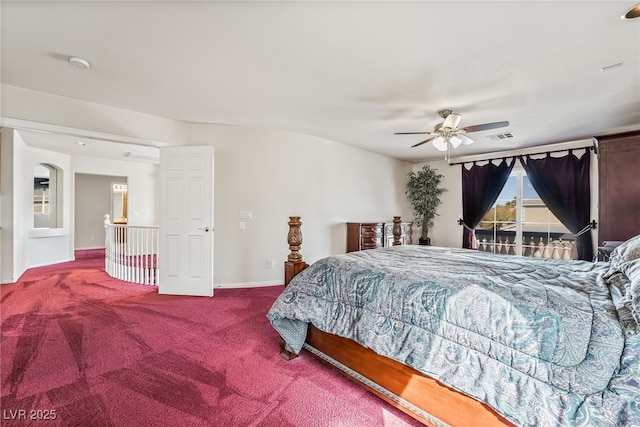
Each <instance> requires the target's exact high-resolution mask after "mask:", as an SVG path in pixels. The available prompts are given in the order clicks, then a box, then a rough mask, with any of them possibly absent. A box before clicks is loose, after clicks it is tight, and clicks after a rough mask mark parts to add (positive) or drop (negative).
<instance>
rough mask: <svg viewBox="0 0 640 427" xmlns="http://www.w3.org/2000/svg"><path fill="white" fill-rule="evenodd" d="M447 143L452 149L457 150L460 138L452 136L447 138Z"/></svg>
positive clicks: (460, 142)
mask: <svg viewBox="0 0 640 427" xmlns="http://www.w3.org/2000/svg"><path fill="white" fill-rule="evenodd" d="M449 143H450V144H451V146H452V147H453V148H458V147H459V146H460V144H462V138H460V137H459V136H456V135H453V136H452V137H450V138H449Z"/></svg>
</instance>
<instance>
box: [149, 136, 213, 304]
mask: <svg viewBox="0 0 640 427" xmlns="http://www.w3.org/2000/svg"><path fill="white" fill-rule="evenodd" d="M159 187H160V189H159V191H160V214H159V226H160V227H159V228H160V237H159V242H158V244H159V251H158V252H159V254H158V267H159V270H160V277H159V281H158V292H159V293H161V294H172V295H201V296H213V147H211V146H202V147H200V146H184V147H162V148H160V186H159Z"/></svg>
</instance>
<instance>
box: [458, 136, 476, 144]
mask: <svg viewBox="0 0 640 427" xmlns="http://www.w3.org/2000/svg"><path fill="white" fill-rule="evenodd" d="M458 138H460V139H461V140H462V145H471V144H473V139H471V138H469V137H468V136H466V135H458Z"/></svg>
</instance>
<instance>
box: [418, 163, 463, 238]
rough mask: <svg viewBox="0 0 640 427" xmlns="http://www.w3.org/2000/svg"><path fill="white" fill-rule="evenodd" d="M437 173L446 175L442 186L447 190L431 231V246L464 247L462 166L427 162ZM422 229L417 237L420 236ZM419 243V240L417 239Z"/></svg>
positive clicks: (421, 164) (443, 194)
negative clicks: (459, 223) (460, 223)
mask: <svg viewBox="0 0 640 427" xmlns="http://www.w3.org/2000/svg"><path fill="white" fill-rule="evenodd" d="M426 164H429V165H431V167H432V168H433V169H435V170H436V172H437V173H439V174H442V175H444V177H443V179H442V186H443V187H444V188H446V189H447V191H445V192H444V193H442V196H441V197H440V200H442V204H441V205H440V207H439V208H438V210H437V214H438V216H436V217H435V219H434V220H433V227H431V228H430V229H429V237H431V244H432V245H434V246H444V247H450V248H460V247H462V226H460V225H458V218H462V170H461V169H460V167H461V166H460V165H449V164H448V163H447V162H446V161H445V160H437V161H431V162H427V163H426ZM424 165H425V163H420V164H413V165H412V170H414V171H418V170H419V169H421V168H422V167H423V166H424ZM420 232H421V230H420V228H418V229H417V231H416V233H417V234H416V235H418V236H419V235H420V234H419V233H420ZM416 241H417V239H416Z"/></svg>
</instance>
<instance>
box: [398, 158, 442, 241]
mask: <svg viewBox="0 0 640 427" xmlns="http://www.w3.org/2000/svg"><path fill="white" fill-rule="evenodd" d="M408 178H409V179H408V181H407V190H406V192H405V194H406V195H407V198H408V199H409V201H410V202H411V205H412V206H413V215H414V218H415V221H416V222H417V223H418V224H421V228H422V234H421V236H420V239H419V242H420V244H421V245H430V244H431V238H429V227H431V226H433V219H434V218H435V217H436V215H438V214H437V213H436V210H437V209H438V206H440V203H442V201H441V200H440V195H442V193H444V192H445V191H447V189H446V188H443V187H441V186H440V184H441V183H442V178H444V175H441V174H438V173H436V170H435V169H433V168H432V167H431V166H429V165H424V166H423V167H422V169H420V170H419V171H417V172H415V171H411V172H409V175H408Z"/></svg>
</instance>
